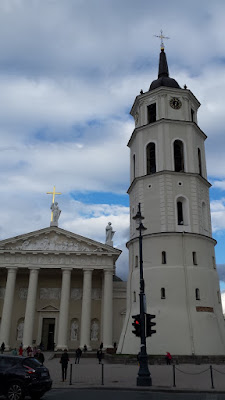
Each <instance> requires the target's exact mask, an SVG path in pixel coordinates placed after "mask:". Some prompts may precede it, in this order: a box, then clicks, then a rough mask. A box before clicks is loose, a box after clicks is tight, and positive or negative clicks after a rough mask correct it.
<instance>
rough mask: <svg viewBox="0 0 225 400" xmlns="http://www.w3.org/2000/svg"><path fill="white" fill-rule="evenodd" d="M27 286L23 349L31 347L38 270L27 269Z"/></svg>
mask: <svg viewBox="0 0 225 400" xmlns="http://www.w3.org/2000/svg"><path fill="white" fill-rule="evenodd" d="M29 269H30V276H29V285H28V292H27V302H26V311H25V318H24V328H23V347H24V349H26V348H27V347H28V346H32V341H33V329H34V319H35V312H36V310H35V306H36V298H37V286H38V273H39V268H29Z"/></svg>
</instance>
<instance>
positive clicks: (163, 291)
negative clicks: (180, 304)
mask: <svg viewBox="0 0 225 400" xmlns="http://www.w3.org/2000/svg"><path fill="white" fill-rule="evenodd" d="M165 298H166V291H165V288H161V299H165Z"/></svg>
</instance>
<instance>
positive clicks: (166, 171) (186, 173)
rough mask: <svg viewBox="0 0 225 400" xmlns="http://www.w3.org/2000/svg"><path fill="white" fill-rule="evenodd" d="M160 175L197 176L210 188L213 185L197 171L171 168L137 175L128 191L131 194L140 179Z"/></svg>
mask: <svg viewBox="0 0 225 400" xmlns="http://www.w3.org/2000/svg"><path fill="white" fill-rule="evenodd" d="M160 175H174V176H177V177H180V178H181V177H183V176H190V177H196V178H198V179H199V180H200V181H202V182H204V184H205V185H206V186H207V187H208V188H210V187H211V186H212V185H211V183H210V182H209V181H207V179H205V178H203V177H202V176H201V175H199V174H196V173H193V172H175V171H171V170H162V171H158V172H155V173H154V174H151V175H141V176H138V177H136V178H135V179H134V180H133V181H132V183H131V185H130V186H129V188H128V190H127V193H128V194H130V192H131V189H133V188H134V186H135V185H136V183H137V182H138V181H139V180H143V179H149V178H150V177H152V178H153V177H155V176H160Z"/></svg>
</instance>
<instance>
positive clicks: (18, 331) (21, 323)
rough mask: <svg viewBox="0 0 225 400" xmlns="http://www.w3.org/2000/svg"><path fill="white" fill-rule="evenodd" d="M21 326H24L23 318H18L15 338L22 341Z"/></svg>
mask: <svg viewBox="0 0 225 400" xmlns="http://www.w3.org/2000/svg"><path fill="white" fill-rule="evenodd" d="M23 327H24V320H23V319H20V320H19V321H18V324H17V336H16V340H20V341H21V342H22V341H23Z"/></svg>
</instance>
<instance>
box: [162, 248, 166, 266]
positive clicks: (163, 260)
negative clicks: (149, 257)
mask: <svg viewBox="0 0 225 400" xmlns="http://www.w3.org/2000/svg"><path fill="white" fill-rule="evenodd" d="M162 264H166V252H165V251H162Z"/></svg>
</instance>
